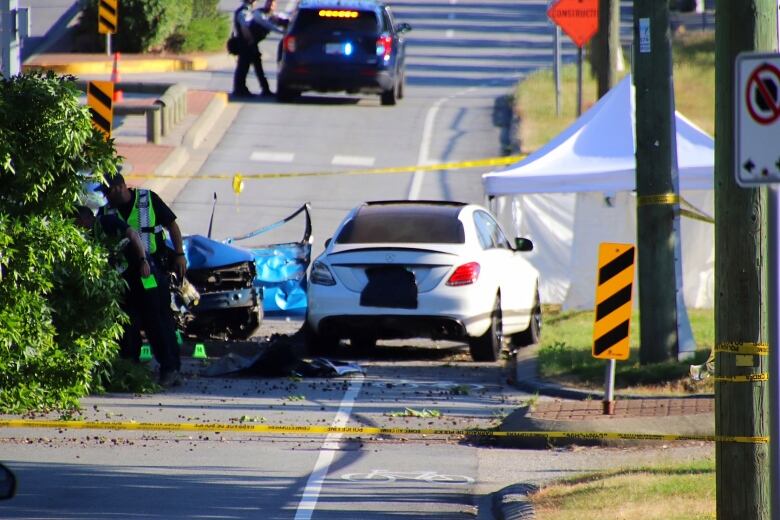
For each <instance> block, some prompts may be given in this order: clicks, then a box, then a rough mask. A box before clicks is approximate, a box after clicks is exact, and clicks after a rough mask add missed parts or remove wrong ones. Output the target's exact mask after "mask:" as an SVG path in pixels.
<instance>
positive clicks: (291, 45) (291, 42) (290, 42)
mask: <svg viewBox="0 0 780 520" xmlns="http://www.w3.org/2000/svg"><path fill="white" fill-rule="evenodd" d="M282 45H283V46H284V51H285V52H295V36H290V35H289V34H288V35H287V36H285V37H284V40H282Z"/></svg>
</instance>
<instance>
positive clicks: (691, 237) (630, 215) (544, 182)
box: [482, 76, 715, 309]
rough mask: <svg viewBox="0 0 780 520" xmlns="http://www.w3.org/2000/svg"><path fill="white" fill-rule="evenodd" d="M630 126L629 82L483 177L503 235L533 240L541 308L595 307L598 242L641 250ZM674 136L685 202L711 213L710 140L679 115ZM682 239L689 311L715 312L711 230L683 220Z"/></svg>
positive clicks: (631, 94)
mask: <svg viewBox="0 0 780 520" xmlns="http://www.w3.org/2000/svg"><path fill="white" fill-rule="evenodd" d="M634 124H635V121H634V89H633V86H632V85H631V78H630V76H627V77H626V78H624V79H623V80H622V81H621V82H620V83H618V85H616V86H615V87H614V88H613V89H612V90H610V91H609V92H608V93H607V95H605V96H604V97H602V98H601V99H600V100H599V101H598V102H596V104H595V105H593V106H592V107H591V108H590V109H589V110H588V111H587V112H585V113H584V114H583V115H582V116H580V117H579V118H578V119H577V120H576V121H575V122H573V123H572V124H571V125H570V126H569V127H567V128H566V129H565V130H564V131H562V132H561V133H560V134H558V135H557V136H555V137H554V138H552V139H551V140H550V141H549V142H548V143H547V144H545V145H544V146H543V147H541V148H540V149H538V150H536V151H535V152H534V153H532V154H531V155H529V156H528V157H526V158H525V159H523V160H522V161H520V162H519V163H517V164H515V165H513V166H511V167H509V168H507V169H504V170H500V171H495V172H488V173H486V174H484V175H483V176H482V182H483V186H484V188H485V196H486V197H488V199H489V200H491V201H492V202H491V208H492V209H493V210H494V212H496V215H497V216H498V217H499V221H500V222H501V223H502V225H503V226H504V229H505V230H506V231H508V232H510V234H511V231H514V232H515V233H514V234H515V236H526V237H528V238H530V239H531V240H532V241H533V242H534V251H533V252H531V253H530V254H529V256H528V258H529V260H530V261H531V262H532V263H533V264H534V266H535V267H536V268H537V269H538V270H539V271H540V273H541V282H540V283H541V287H540V293H541V298H542V301H543V302H544V303H558V304H562V305H563V306H564V308H567V309H589V308H593V302H594V298H595V280H596V265H597V257H598V247H599V244H600V243H601V242H624V243H633V244H636V243H637V237H636V214H637V211H636V195H635V193H634V192H635V189H636V178H635V177H636V157H635V150H636V144H635V138H634V136H635V132H634ZM675 130H676V141H677V159H678V171H679V186H680V190H681V191H680V193H681V195H682V200H683V201H687V202H690V203H691V205H693V206H694V207H695V208H697V209H698V210H700V211H702V212H704V213H705V214H707V215H712V214H713V206H714V196H713V189H712V188H713V167H714V155H715V154H714V149H715V145H714V141H713V140H712V138H711V137H710V136H709V135H707V134H706V133H705V132H704V131H702V130H701V129H700V128H698V127H696V125H694V124H693V123H691V122H690V121H688V120H687V119H686V118H685V117H683V116H682V115H681V114H679V113H676V114H675ZM607 201H609V203H607ZM683 207H685V204H684V203H683ZM685 209H689V208H685ZM679 235H680V237H681V247H680V251H681V254H682V259H681V264H682V265H681V271H682V294H683V297H684V299H685V305H686V306H688V307H713V306H714V296H713V295H714V283H713V278H714V254H715V253H714V251H715V248H714V226H713V225H712V224H711V223H707V222H702V221H699V220H693V219H690V218H687V217H684V216H681V225H680V233H679ZM670 283H676V281H675V280H671V281H670ZM638 300H639V299H638V298H637V297H636V293H635V297H634V302H635V303H636V302H638Z"/></svg>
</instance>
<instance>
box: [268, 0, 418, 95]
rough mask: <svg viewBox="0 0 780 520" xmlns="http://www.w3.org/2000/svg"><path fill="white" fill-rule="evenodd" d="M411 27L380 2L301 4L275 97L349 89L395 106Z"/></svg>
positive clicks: (316, 0) (317, 0) (285, 44)
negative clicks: (406, 41)
mask: <svg viewBox="0 0 780 520" xmlns="http://www.w3.org/2000/svg"><path fill="white" fill-rule="evenodd" d="M411 29H412V27H411V26H410V25H409V24H407V23H396V21H395V20H394V19H393V15H392V13H391V11H390V8H389V7H388V6H387V5H385V4H383V3H381V2H378V1H373V0H301V1H300V2H299V4H298V7H297V9H296V11H295V12H294V13H293V15H292V18H291V20H290V24H289V26H288V30H287V33H286V34H285V36H284V38H283V40H282V44H281V51H280V53H279V74H278V84H277V98H278V99H279V100H280V101H291V100H293V99H295V98H296V97H298V96H299V95H300V94H301V92H303V91H306V90H315V91H318V92H339V91H346V92H347V93H350V94H356V93H359V92H360V93H369V94H379V95H380V96H381V100H382V104H383V105H395V103H396V100H398V99H400V98H401V97H403V93H404V57H405V43H404V34H405V33H407V32H408V31H410V30H411Z"/></svg>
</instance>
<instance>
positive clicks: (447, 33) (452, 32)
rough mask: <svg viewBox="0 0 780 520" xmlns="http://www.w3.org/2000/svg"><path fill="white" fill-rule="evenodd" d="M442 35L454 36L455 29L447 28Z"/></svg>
mask: <svg viewBox="0 0 780 520" xmlns="http://www.w3.org/2000/svg"><path fill="white" fill-rule="evenodd" d="M444 36H445V37H446V38H454V37H455V31H453V30H452V29H447V32H445V33H444Z"/></svg>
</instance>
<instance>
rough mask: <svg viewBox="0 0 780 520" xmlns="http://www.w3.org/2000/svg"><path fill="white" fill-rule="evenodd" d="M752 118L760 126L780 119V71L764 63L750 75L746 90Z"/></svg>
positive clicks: (747, 103)
mask: <svg viewBox="0 0 780 520" xmlns="http://www.w3.org/2000/svg"><path fill="white" fill-rule="evenodd" d="M745 97H746V99H745V101H746V105H747V109H748V112H749V113H750V117H751V118H752V119H753V121H755V122H756V123H758V124H761V125H770V124H772V123H774V122H775V121H777V120H778V118H780V69H778V68H777V67H775V66H774V65H772V64H770V63H764V64H763V65H761V66H760V67H758V68H756V70H754V71H753V73H752V74H751V75H750V78H749V79H748V82H747V87H746V88H745Z"/></svg>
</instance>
